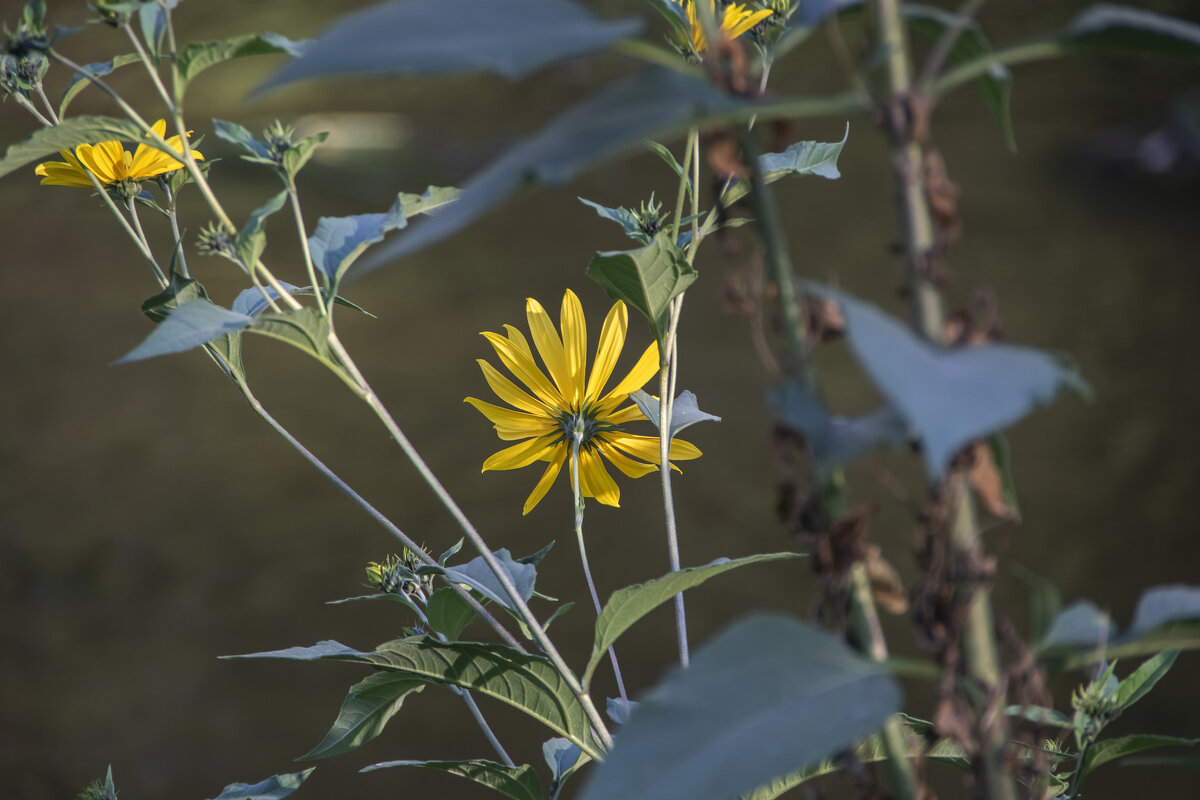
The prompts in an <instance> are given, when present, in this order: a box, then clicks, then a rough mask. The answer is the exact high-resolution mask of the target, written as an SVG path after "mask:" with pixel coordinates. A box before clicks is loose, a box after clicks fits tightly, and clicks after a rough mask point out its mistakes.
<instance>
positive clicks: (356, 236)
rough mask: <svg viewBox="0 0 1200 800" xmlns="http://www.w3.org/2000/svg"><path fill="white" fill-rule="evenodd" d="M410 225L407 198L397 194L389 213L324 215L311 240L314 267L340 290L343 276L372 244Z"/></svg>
mask: <svg viewBox="0 0 1200 800" xmlns="http://www.w3.org/2000/svg"><path fill="white" fill-rule="evenodd" d="M407 224H408V215H407V213H406V209H405V205H404V201H403V199H401V198H399V197H397V198H396V202H395V203H393V204H392V207H391V209H389V210H388V212H387V213H385V214H358V215H356V216H353V217H321V218H320V219H319V220H317V229H316V231H315V232H314V233H313V235H312V236H310V237H309V239H308V249H309V252H310V253H311V254H312V260H313V266H315V267H316V268H317V269H318V270H319V271H320V273H321V275H322V277H323V279H324V280H325V282H326V286H328V287H330V290H331V291H336V288H337V286H338V284H339V283H340V282H341V280H342V276H344V275H345V274H346V270H348V269H350V266H351V265H352V264H353V263H354V262H355V260H356V259H357V258H358V257H359V256H360V255H362V253H363V251H365V250H366V249H367V248H368V247H370V246H371V245H372V244H375V243H376V242H381V241H383V237H384V235H385V234H387V232H388V231H393V230H398V229H400V228H403V227H404V226H406V225H407Z"/></svg>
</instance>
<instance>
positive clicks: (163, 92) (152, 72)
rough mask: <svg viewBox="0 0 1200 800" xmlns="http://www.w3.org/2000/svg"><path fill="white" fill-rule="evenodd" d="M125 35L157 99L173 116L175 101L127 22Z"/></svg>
mask: <svg viewBox="0 0 1200 800" xmlns="http://www.w3.org/2000/svg"><path fill="white" fill-rule="evenodd" d="M125 35H126V36H128V37H129V41H130V42H131V43H132V44H133V49H134V51H135V52H136V53H137V54H138V58H139V59H141V62H142V65H143V66H144V67H145V68H146V73H147V74H148V75H149V76H150V80H151V82H152V83H153V84H154V88H155V89H157V90H158V95H159V97H161V98H162V99H163V102H164V103H166V104H167V112H168V113H170V114H172V115H173V114H174V113H175V101H174V100H172V99H171V95H170V93H169V92H168V91H167V87H166V86H165V85H164V84H163V82H162V77H161V76H160V75H159V74H158V67H157V66H156V65H155V64H152V63H151V59H150V54H149V53H147V52H146V48H145V47H143V46H142V43H141V42H140V41H139V40H138V37H137V34H136V33H134V32H133V27H132V26H131V25H130V24H129V20H126V21H125Z"/></svg>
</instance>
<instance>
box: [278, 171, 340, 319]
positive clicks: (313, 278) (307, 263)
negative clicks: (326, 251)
mask: <svg viewBox="0 0 1200 800" xmlns="http://www.w3.org/2000/svg"><path fill="white" fill-rule="evenodd" d="M287 193H288V198H289V199H290V200H291V201H292V216H293V217H294V218H295V220H296V232H297V233H298V234H299V235H300V250H301V252H302V253H303V254H304V268H305V270H307V271H308V282H309V283H311V284H312V288H313V295H314V296H315V297H316V299H317V310H318V311H320V312H321V316H322V317H328V316H329V307H328V306H327V305H326V304H325V298H324V297H323V296H322V294H321V286H320V285H319V284H318V283H317V270H316V268H315V267H314V266H313V260H312V251H311V250H310V249H309V247H308V234H307V232H306V229H305V227H304V214H303V213H302V212H301V211H300V194H299V192H297V191H296V183H295V181H293V180H291V179H290V178H289V179H288V182H287ZM329 302H330V303H332V302H333V298H332V297H330V298H329Z"/></svg>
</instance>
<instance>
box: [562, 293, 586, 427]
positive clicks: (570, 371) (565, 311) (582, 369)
mask: <svg viewBox="0 0 1200 800" xmlns="http://www.w3.org/2000/svg"><path fill="white" fill-rule="evenodd" d="M559 327H560V328H561V329H562V344H563V355H564V356H565V358H566V367H567V375H568V377H567V380H568V381H569V383H570V387H569V388H567V387H564V389H563V394H564V395H566V397H567V399H568V400H570V401H571V403H572V404H573V405H576V406H578V405H580V404H581V403H583V388H584V378H585V373H586V370H587V320H586V319H585V318H584V316H583V305H582V304H581V303H580V302H579V298H578V297H576V296H575V293H574V292H572V291H571V290H570V289H568V290H567V291H566V293H565V294H563V301H562V310H561V312H560V314H559Z"/></svg>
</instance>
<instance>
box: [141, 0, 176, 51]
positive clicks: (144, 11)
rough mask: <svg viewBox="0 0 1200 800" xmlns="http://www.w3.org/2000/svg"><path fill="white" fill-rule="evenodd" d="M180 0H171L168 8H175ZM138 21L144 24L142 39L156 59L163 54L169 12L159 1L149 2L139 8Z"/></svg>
mask: <svg viewBox="0 0 1200 800" xmlns="http://www.w3.org/2000/svg"><path fill="white" fill-rule="evenodd" d="M178 3H179V0H171V2H170V3H169V5H168V8H174V7H175V6H176V5H178ZM138 21H139V22H140V23H141V26H142V39H143V40H145V42H146V49H147V50H148V51H149V53H150V55H151V56H153V57H154V58H155V59H158V58H160V57H161V56H162V42H163V37H164V36H165V35H166V33H167V12H166V11H165V10H164V9H163V7H162V6H160V5H158V4H157V3H147V4H146V5H144V6H142V7H141V8H140V9H138Z"/></svg>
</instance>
